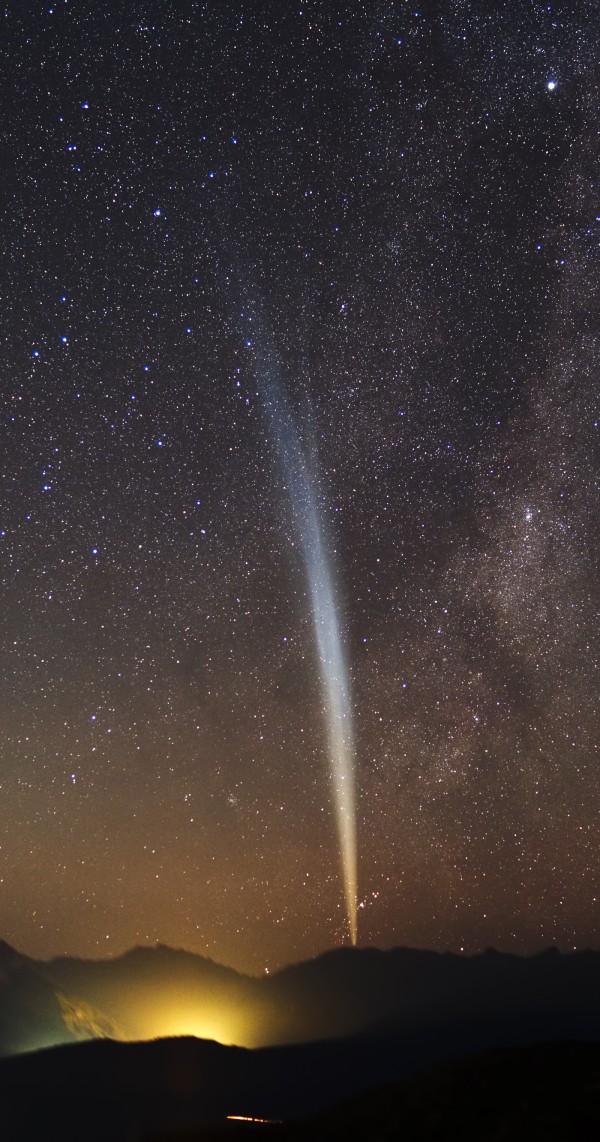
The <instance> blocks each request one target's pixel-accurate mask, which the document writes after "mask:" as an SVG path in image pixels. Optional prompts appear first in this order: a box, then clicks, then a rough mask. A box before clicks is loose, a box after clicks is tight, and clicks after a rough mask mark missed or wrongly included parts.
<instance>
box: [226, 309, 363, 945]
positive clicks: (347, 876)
mask: <svg viewBox="0 0 600 1142" xmlns="http://www.w3.org/2000/svg"><path fill="white" fill-rule="evenodd" d="M249 320H251V321H252V320H253V319H252V318H249ZM253 333H254V334H255V335H256V334H257V336H256V339H254V338H253V339H251V340H248V341H246V345H247V347H248V348H250V347H252V348H253V350H254V354H255V364H256V373H257V378H258V382H259V387H261V388H262V391H263V395H264V401H265V405H266V407H267V409H268V413H269V417H270V420H271V426H272V431H273V436H274V438H275V441H276V445H277V450H278V452H279V456H280V460H281V463H282V467H283V471H284V475H285V479H286V484H287V490H288V494H289V497H290V501H291V505H292V510H293V514H294V519H295V523H296V530H297V532H298V535H299V538H300V542H301V545H302V552H303V556H304V563H305V566H306V573H307V578H308V585H309V593H310V600H311V609H312V615H313V622H314V628H315V636H316V641H317V648H318V652H319V668H320V674H321V683H322V687H323V693H324V696H325V703H326V719H327V739H328V751H329V761H330V768H331V783H332V788H333V795H334V803H335V813H336V821H337V831H338V839H339V845H340V856H341V863H342V875H343V883H344V896H345V902H346V915H347V920H348V930H349V933H350V940H351V942H352V944H356V940H357V854H356V795H355V782H354V740H353V732H352V709H351V704H350V686H349V681H348V669H347V666H346V661H345V656H344V649H343V645H342V637H341V632H340V621H339V614H338V606H337V601H336V596H335V590H334V582H333V569H332V561H331V558H330V555H329V552H328V549H327V543H326V539H325V528H324V525H323V520H322V518H321V515H320V513H319V508H318V497H317V494H316V492H315V484H316V479H315V475H314V472H313V471H312V469H311V465H310V463H309V461H308V459H307V457H306V455H305V451H304V449H303V447H302V444H301V442H300V437H299V434H298V430H297V428H296V424H295V422H294V417H293V414H292V410H291V409H290V406H289V403H288V401H287V398H286V396H285V392H284V390H283V387H282V385H281V382H280V378H279V372H280V370H279V364H278V361H277V357H276V354H275V352H274V350H273V349H272V348H271V347H269V348H265V337H264V335H263V331H262V330H258V329H257V327H256V324H255V325H254V326H253Z"/></svg>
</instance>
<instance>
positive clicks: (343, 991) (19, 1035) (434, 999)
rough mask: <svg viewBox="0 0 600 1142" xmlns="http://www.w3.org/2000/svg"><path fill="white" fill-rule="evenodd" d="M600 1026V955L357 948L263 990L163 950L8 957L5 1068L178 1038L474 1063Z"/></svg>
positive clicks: (259, 982) (583, 1035)
mask: <svg viewBox="0 0 600 1142" xmlns="http://www.w3.org/2000/svg"><path fill="white" fill-rule="evenodd" d="M599 1026H600V953H598V952H591V951H585V952H577V953H571V954H569V955H562V954H560V953H559V952H557V951H556V950H549V951H546V952H542V953H540V954H539V955H535V956H530V957H521V956H513V955H506V954H504V953H499V952H494V951H488V952H484V953H483V954H481V955H478V956H472V957H467V956H459V955H453V954H450V953H446V954H440V953H436V952H429V951H419V950H414V949H407V948H397V949H393V950H391V951H386V952H381V951H378V950H377V949H374V948H365V949H349V948H346V949H337V950H334V951H331V952H328V953H326V954H325V955H322V956H320V957H318V958H317V959H315V960H311V961H308V962H306V963H302V964H297V965H294V966H291V967H288V968H284V969H283V970H282V971H280V972H278V973H276V974H275V975H273V976H263V977H261V978H254V977H250V976H244V975H241V974H239V973H238V972H236V971H234V970H233V969H232V968H227V967H223V966H222V965H220V964H216V963H213V962H212V961H211V960H209V959H205V958H204V957H202V956H197V955H194V954H192V953H189V952H183V951H176V950H173V949H171V948H167V947H164V946H161V945H158V946H156V947H154V948H149V947H144V948H135V949H133V950H132V951H130V952H127V953H125V955H123V956H120V957H118V958H116V959H112V960H100V961H88V960H80V959H73V958H70V957H63V958H60V959H55V960H52V961H50V962H48V963H44V962H40V961H35V960H32V959H29V958H28V957H26V956H23V955H21V954H20V953H18V952H16V951H14V949H12V948H9V946H8V945H6V944H0V1053H1V1054H3V1055H8V1054H12V1053H14V1052H16V1051H23V1050H29V1049H32V1048H34V1047H38V1046H43V1045H51V1044H59V1043H66V1042H71V1041H73V1040H74V1039H81V1038H86V1037H88V1038H98V1037H111V1038H115V1039H122V1040H134V1041H135V1040H140V1039H149V1038H160V1037H165V1036H170V1035H177V1034H194V1035H196V1036H198V1037H200V1038H205V1039H215V1040H218V1041H220V1042H223V1043H229V1044H235V1045H238V1046H248V1047H267V1046H273V1045H276V1044H293V1043H308V1042H313V1041H315V1040H320V1039H337V1038H347V1037H351V1036H357V1035H360V1036H363V1037H364V1036H370V1037H372V1038H378V1039H381V1038H395V1039H397V1040H404V1039H405V1038H406V1037H407V1036H408V1037H409V1038H410V1040H411V1042H413V1043H416V1042H419V1041H421V1040H423V1042H426V1041H427V1040H428V1038H429V1037H430V1036H431V1034H432V1033H433V1029H435V1035H436V1038H437V1039H438V1041H439V1042H440V1043H442V1042H447V1043H449V1042H450V1039H451V1037H452V1036H455V1035H456V1034H458V1033H459V1032H458V1031H457V1028H462V1029H463V1030H462V1031H460V1037H461V1042H464V1044H465V1050H469V1049H471V1048H470V1044H471V1042H473V1044H474V1048H473V1049H477V1050H479V1049H481V1048H482V1047H490V1048H491V1047H493V1046H494V1045H496V1044H497V1045H506V1044H507V1043H510V1042H523V1041H535V1039H536V1038H537V1039H538V1040H540V1041H546V1040H551V1039H559V1038H563V1039H583V1040H585V1039H588V1040H589V1039H593V1038H595V1037H596V1035H597V1034H598V1031H597V1029H598V1027H599ZM492 1028H494V1030H493V1031H492V1030H491V1029H492ZM519 1028H521V1032H519V1030H518V1029H519ZM519 1034H521V1037H519ZM511 1035H512V1036H516V1038H513V1039H511V1037H510V1036H511ZM528 1036H529V1038H528Z"/></svg>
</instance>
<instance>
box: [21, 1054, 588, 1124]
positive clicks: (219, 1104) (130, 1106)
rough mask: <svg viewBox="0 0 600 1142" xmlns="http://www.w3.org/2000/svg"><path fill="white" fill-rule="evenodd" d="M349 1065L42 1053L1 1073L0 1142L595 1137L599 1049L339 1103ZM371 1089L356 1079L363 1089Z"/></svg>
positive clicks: (261, 1057) (411, 1083) (499, 1058)
mask: <svg viewBox="0 0 600 1142" xmlns="http://www.w3.org/2000/svg"><path fill="white" fill-rule="evenodd" d="M382 1050H383V1045H382V1044H379V1045H378V1046H377V1048H374V1055H375V1058H376V1059H377V1057H380V1056H379V1052H380V1051H382ZM364 1057H365V1058H366V1055H365V1056H364ZM357 1059H358V1055H357V1053H356V1049H355V1050H354V1053H353V1051H352V1049H351V1046H350V1045H349V1044H348V1043H340V1044H335V1043H328V1044H314V1045H312V1046H304V1047H301V1048H274V1049H272V1050H268V1051H246V1050H243V1049H241V1048H228V1047H221V1046H219V1045H218V1044H215V1043H205V1042H202V1041H200V1040H193V1039H171V1040H159V1041H157V1042H155V1043H140V1044H121V1043H112V1042H109V1041H107V1040H104V1041H101V1042H93V1043H86V1044H81V1045H79V1046H74V1047H61V1048H54V1049H52V1050H48V1051H40V1052H37V1053H33V1054H30V1055H22V1056H19V1057H15V1058H13V1059H9V1060H5V1061H4V1062H2V1063H1V1064H0V1105H1V1107H2V1122H3V1126H2V1134H1V1137H2V1140H3V1142H38V1140H45V1139H60V1140H62V1142H100V1140H102V1142H104V1140H107V1142H210V1140H212V1139H218V1138H221V1137H222V1138H231V1137H233V1136H236V1135H237V1136H238V1137H239V1136H240V1135H246V1136H248V1135H249V1134H253V1135H255V1134H259V1135H262V1136H263V1137H264V1138H265V1140H268V1139H269V1138H270V1139H272V1140H273V1142H304V1140H307V1142H308V1139H314V1140H317V1142H318V1140H321V1139H322V1140H325V1139H327V1140H332V1142H335V1140H337V1139H339V1140H340V1142H342V1140H346V1139H349V1140H352V1139H357V1140H358V1139H364V1140H373V1142H375V1140H377V1142H386V1140H387V1139H389V1140H390V1142H391V1140H392V1139H397V1140H398V1142H412V1140H423V1142H426V1140H427V1142H429V1140H431V1142H433V1140H436V1142H437V1140H439V1142H441V1140H445V1139H454V1138H456V1139H461V1142H471V1140H472V1142H487V1140H489V1142H502V1140H504V1139H506V1140H509V1139H510V1140H520V1139H523V1140H525V1139H527V1140H528V1142H529V1140H538V1139H539V1140H540V1142H542V1140H544V1142H554V1140H557V1142H558V1140H559V1139H560V1140H561V1142H562V1140H565V1142H570V1140H574V1142H579V1140H580V1139H581V1140H583V1139H586V1140H587V1139H589V1140H592V1139H598V1138H600V1044H594V1043H553V1044H543V1045H540V1046H528V1047H520V1048H503V1049H499V1050H495V1051H491V1052H487V1053H485V1054H483V1055H479V1056H473V1057H469V1058H466V1059H458V1060H454V1061H452V1062H446V1063H443V1064H439V1065H438V1066H436V1067H433V1068H428V1069H426V1070H424V1071H420V1072H418V1073H416V1074H413V1075H410V1076H408V1077H404V1078H403V1079H401V1080H400V1081H397V1082H388V1083H387V1084H386V1085H380V1084H377V1083H376V1082H373V1078H374V1073H372V1074H371V1075H370V1076H369V1077H370V1078H371V1083H370V1084H368V1085H370V1086H371V1088H372V1089H368V1090H366V1091H365V1092H364V1093H363V1094H361V1095H360V1096H357V1097H355V1098H351V1099H348V1098H346V1099H345V1100H344V1101H339V1099H338V1098H337V1097H336V1092H339V1090H340V1089H342V1088H343V1087H344V1085H345V1084H344V1080H343V1072H344V1067H345V1066H349V1068H350V1069H349V1073H348V1074H347V1075H346V1079H347V1080H348V1081H350V1080H351V1078H352V1069H353V1066H356V1065H357ZM375 1069H376V1068H375V1066H374V1067H373V1068H372V1071H373V1072H374V1071H375ZM386 1069H387V1070H389V1069H390V1067H389V1066H387V1067H386V1065H385V1060H383V1070H384V1071H385V1070H386ZM366 1079H367V1075H366V1074H365V1075H364V1076H363V1085H364V1082H365V1080H366ZM329 1082H330V1086H329V1087H328V1083H329ZM346 1085H347V1083H346ZM359 1085H361V1084H360V1077H359ZM328 1089H329V1094H328ZM315 1104H320V1109H319V1110H316V1111H315V1110H314V1107H315ZM311 1109H313V1113H310V1111H311ZM230 1116H235V1117H230ZM242 1117H245V1118H249V1119H250V1118H255V1119H256V1118H261V1119H268V1120H270V1122H266V1123H263V1124H259V1123H252V1122H250V1121H243V1120H241V1119H242Z"/></svg>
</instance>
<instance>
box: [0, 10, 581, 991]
mask: <svg viewBox="0 0 600 1142" xmlns="http://www.w3.org/2000/svg"><path fill="white" fill-rule="evenodd" d="M0 18H1V20H2V35H1V37H0V56H1V63H2V66H1V75H2V79H1V84H2V89H3V90H2V95H3V99H2V102H3V108H4V111H3V115H2V119H1V122H0V162H1V170H2V177H1V181H0V208H1V209H0V217H1V220H2V221H1V227H2V242H1V255H0V256H1V261H2V274H1V278H0V282H1V284H0V290H1V294H2V301H1V308H0V313H1V329H0V336H1V344H2V352H1V356H0V398H1V410H2V419H1V434H2V443H1V449H0V475H1V480H0V579H1V590H2V607H1V609H0V645H1V663H2V667H1V671H0V916H1V917H2V920H1V926H2V931H1V933H0V934H1V935H2V937H3V938H4V939H6V940H8V941H9V942H11V943H13V944H15V945H16V946H17V947H19V949H20V950H22V951H25V952H28V953H29V954H31V955H35V956H39V957H46V956H51V955H56V954H61V953H65V952H66V953H71V954H77V955H83V956H96V957H97V956H104V955H109V954H115V953H118V952H122V951H123V950H125V949H126V948H128V947H130V946H132V945H133V944H137V943H155V942H156V941H161V942H163V943H170V944H173V945H175V946H178V947H184V948H187V949H189V950H191V951H195V952H199V953H202V954H205V955H208V956H210V957H211V958H213V959H215V960H219V961H221V962H223V963H227V964H231V965H233V966H234V967H236V968H238V969H240V970H243V971H248V972H255V973H260V972H262V971H264V970H265V969H267V968H268V969H269V970H273V969H274V968H276V967H277V966H279V965H281V964H283V963H289V962H292V961H296V960H299V959H303V958H308V957H309V956H312V955H315V954H317V953H319V952H321V951H323V950H324V949H326V948H328V947H331V946H334V945H337V944H339V943H342V942H347V941H348V923H347V917H346V909H345V904H344V892H343V884H342V877H341V870H340V856H339V841H338V835H337V832H336V824H335V806H334V804H333V801H334V798H333V790H332V784H331V778H330V763H329V758H328V744H327V732H326V718H325V706H326V701H327V699H326V694H325V691H324V689H323V686H322V684H321V679H320V673H319V661H318V652H317V646H316V639H315V626H314V621H313V613H312V611H311V602H310V584H309V581H308V578H307V572H306V565H305V559H304V558H303V547H302V544H303V536H302V534H301V533H302V529H303V522H302V513H301V512H300V513H298V511H297V510H295V509H294V505H293V502H292V500H291V498H290V488H289V483H290V481H289V478H288V475H289V474H288V475H286V470H285V465H284V464H282V458H281V455H280V454H279V452H278V448H277V441H276V439H275V437H274V432H273V425H272V416H271V417H270V415H269V409H268V407H267V404H268V401H266V400H265V388H264V385H265V376H264V373H265V370H267V371H269V370H270V371H271V372H272V373H274V374H276V380H277V385H278V386H279V391H280V392H281V393H282V394H284V398H282V399H285V401H286V404H287V407H289V409H290V416H291V417H293V421H294V425H295V432H296V433H297V439H298V441H299V445H298V447H299V448H301V449H302V451H303V455H304V456H305V457H306V458H307V464H308V465H309V470H310V478H311V488H312V494H313V495H314V497H315V504H316V510H318V513H319V518H320V520H321V525H322V528H323V535H324V537H325V540H324V542H325V543H326V547H327V559H328V562H329V564H330V568H331V574H332V577H333V581H334V584H335V596H336V608H337V612H338V618H339V629H340V638H341V640H342V642H343V647H344V653H345V656H346V662H347V666H348V679H349V690H350V703H351V709H352V717H353V735H354V747H353V749H354V767H355V781H356V790H357V817H356V828H357V842H358V934H359V943H362V944H369V943H374V944H376V945H378V946H380V947H389V946H392V945H397V944H407V945H413V946H420V947H429V948H436V949H440V950H443V949H450V950H453V951H458V950H459V949H463V950H464V951H465V952H467V953H473V952H476V951H478V950H481V949H482V948H484V947H487V946H494V947H497V948H501V949H505V950H512V951H515V952H520V953H524V952H533V951H535V950H537V949H539V948H542V947H544V946H548V945H550V944H556V945H558V946H559V947H560V948H562V949H565V950H566V949H571V948H574V947H582V946H596V947H598V946H599V945H598V935H597V931H598V917H599V915H600V909H599V904H598V894H599V891H600V883H599V881H600V876H599V873H600V860H599V856H598V833H597V825H598V810H599V808H600V805H599V801H600V778H599V772H598V763H599V758H598V721H597V716H596V709H595V707H596V700H597V690H598V680H597V665H598V652H599V647H600V638H599V635H600V632H599V629H598V583H599V581H600V580H599V576H598V555H597V552H598V544H597V519H598V495H597V493H598V444H597V441H598V435H599V418H600V410H599V408H598V399H597V398H598V386H597V379H596V378H597V366H598V354H599V341H598V312H599V298H598V282H599V266H598V239H599V236H600V198H599V197H598V193H597V190H598V186H597V181H598V169H599V168H598V158H599V147H598V134H597V124H598V91H599V89H600V84H599V79H600V75H599V67H598V59H599V58H600V30H599V26H598V20H597V8H596V4H595V3H592V2H591V0H590V2H586V0H569V2H565V3H538V2H534V0H503V2H502V3H499V4H494V5H489V4H487V3H486V4H484V3H482V2H480V0H444V2H442V0H432V2H431V3H429V2H428V3H424V4H423V5H418V6H414V5H412V4H410V3H408V2H404V0H403V2H400V0H380V2H375V0H373V2H369V0H344V2H341V0H299V2H296V3H291V2H290V3H288V0H227V3H221V2H216V0H213V2H209V0H177V2H176V0H136V2H135V3H131V4H129V3H128V4H123V3H121V2H118V0H106V2H104V3H102V4H97V3H95V2H94V0H54V2H53V0H46V3H38V2H37V0H19V2H18V3H17V2H16V0H7V3H6V4H5V5H4V8H3V10H2V12H1V13H0ZM256 314H259V315H260V320H259V322H258V324H256V318H255V324H254V325H253V324H252V320H253V316H252V315H256ZM249 315H250V316H249ZM279 451H280V450H279Z"/></svg>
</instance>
